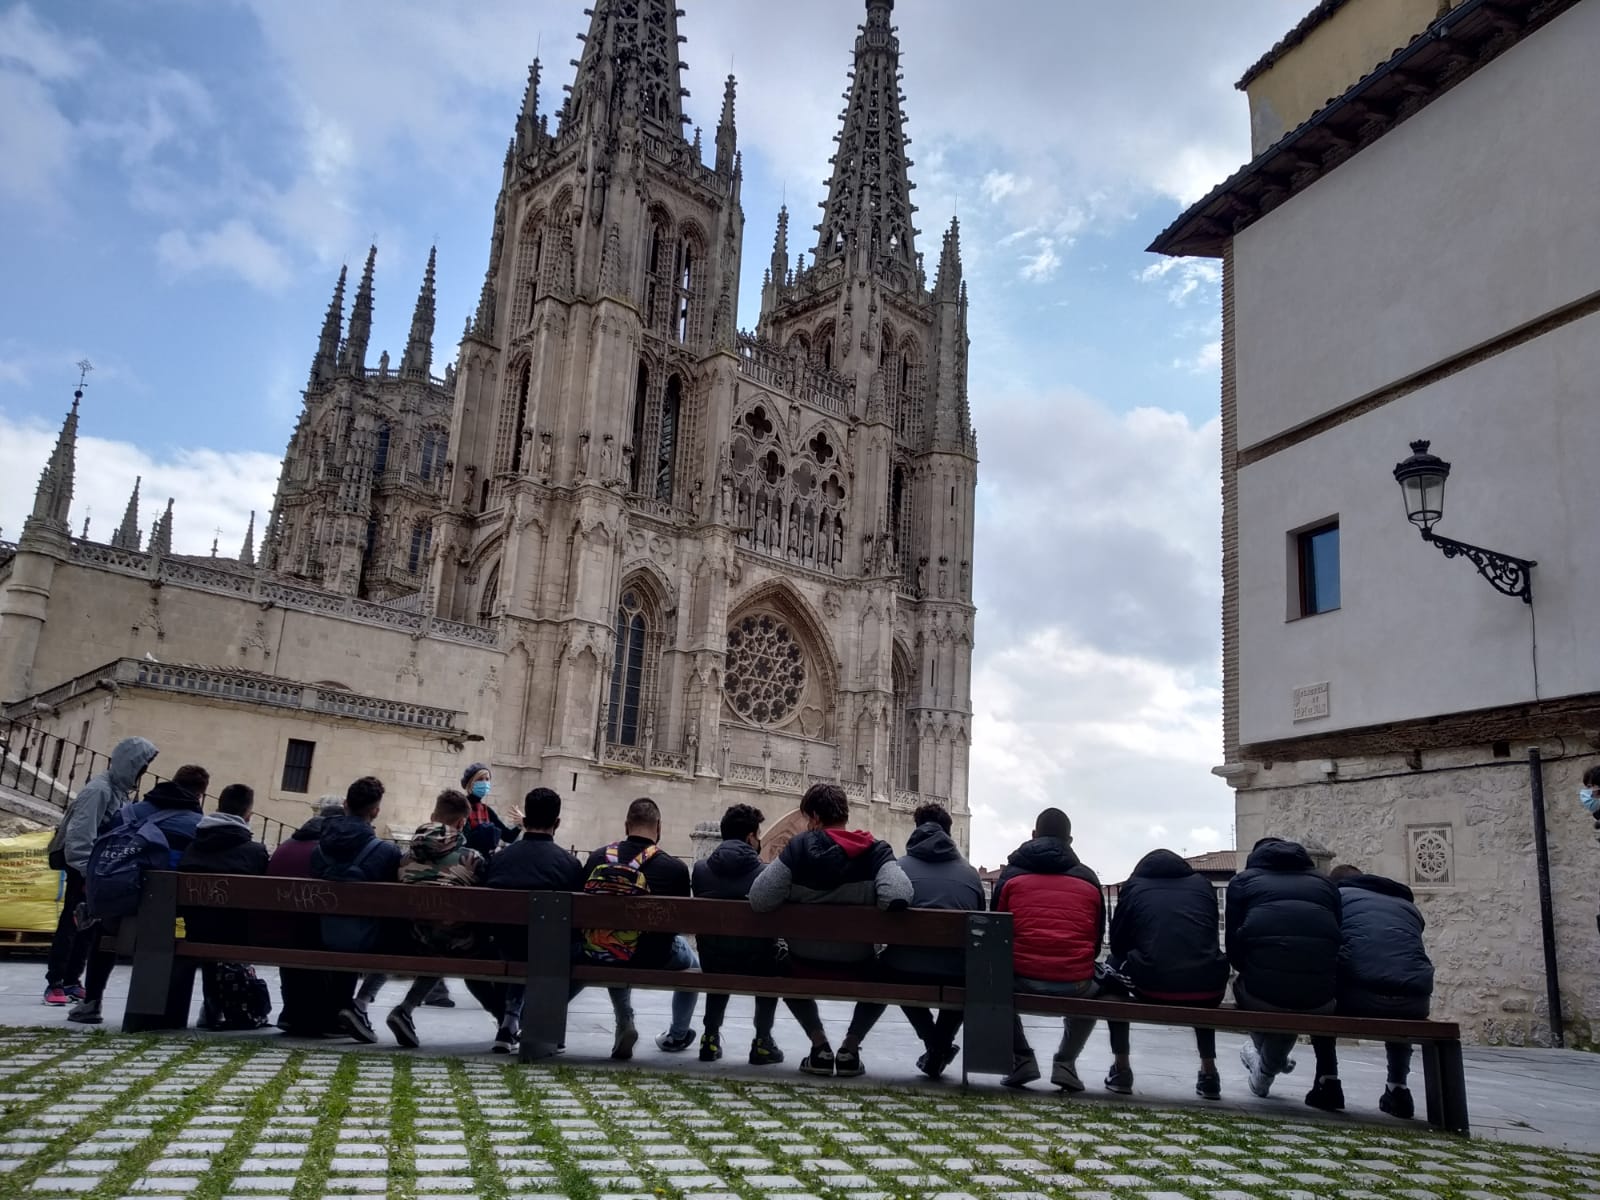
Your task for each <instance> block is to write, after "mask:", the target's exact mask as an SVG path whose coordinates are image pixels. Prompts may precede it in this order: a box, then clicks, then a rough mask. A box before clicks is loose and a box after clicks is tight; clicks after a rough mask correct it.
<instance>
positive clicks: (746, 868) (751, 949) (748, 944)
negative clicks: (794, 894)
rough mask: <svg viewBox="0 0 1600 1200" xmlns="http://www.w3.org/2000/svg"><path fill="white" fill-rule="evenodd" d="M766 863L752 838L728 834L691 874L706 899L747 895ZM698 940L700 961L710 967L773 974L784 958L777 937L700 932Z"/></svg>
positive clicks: (747, 896)
mask: <svg viewBox="0 0 1600 1200" xmlns="http://www.w3.org/2000/svg"><path fill="white" fill-rule="evenodd" d="M765 865H766V864H764V863H763V862H762V861H761V855H759V854H757V853H756V850H755V847H754V846H752V845H751V844H750V843H749V842H746V841H744V840H743V839H741V838H729V839H728V840H727V841H725V842H722V843H721V844H720V845H718V846H717V848H716V849H715V850H713V851H712V852H711V853H710V854H708V855H707V856H706V857H705V858H702V859H701V860H700V861H699V862H697V863H695V864H694V870H693V872H692V877H691V883H692V885H693V890H694V894H695V895H696V896H699V897H700V898H702V899H705V900H745V899H748V898H749V895H750V887H751V885H752V884H754V883H755V881H756V879H757V878H758V877H759V876H760V874H761V870H762V868H763V867H764V866H765ZM695 941H696V943H697V944H698V947H699V950H700V965H701V967H703V968H704V969H705V970H707V971H731V972H735V973H738V974H750V975H770V974H774V973H776V972H777V970H778V967H779V965H780V963H781V961H782V956H781V954H780V952H779V948H778V941H777V939H776V938H745V937H717V936H715V935H712V934H701V935H700V936H699V937H698V938H696V939H695Z"/></svg>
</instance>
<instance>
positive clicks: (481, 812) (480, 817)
mask: <svg viewBox="0 0 1600 1200" xmlns="http://www.w3.org/2000/svg"><path fill="white" fill-rule="evenodd" d="M461 790H462V791H464V792H466V793H467V797H468V801H469V803H470V804H471V805H472V811H471V813H470V814H468V816H467V831H466V841H467V845H468V847H470V848H471V849H473V850H476V851H477V852H478V853H479V854H481V855H483V856H484V857H485V858H487V857H489V855H491V854H493V853H494V852H495V851H496V850H498V849H499V848H500V846H501V844H502V843H504V844H505V845H508V846H509V845H510V844H511V843H512V842H514V841H516V840H517V838H518V836H519V835H520V834H521V833H522V810H521V809H520V808H513V809H511V810H510V812H511V820H512V824H510V825H507V824H506V823H505V822H504V821H502V820H501V819H500V814H499V813H497V812H495V810H494V809H492V808H490V807H489V793H490V792H491V791H493V790H494V779H493V774H492V773H491V772H490V770H489V764H488V763H481V762H475V763H472V764H471V765H470V766H468V767H467V769H466V770H465V771H463V772H461Z"/></svg>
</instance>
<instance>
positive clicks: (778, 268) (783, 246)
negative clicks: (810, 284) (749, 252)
mask: <svg viewBox="0 0 1600 1200" xmlns="http://www.w3.org/2000/svg"><path fill="white" fill-rule="evenodd" d="M771 270H772V281H773V282H774V283H776V284H778V285H779V286H782V284H783V280H784V276H786V275H787V274H788V273H789V206H788V205H787V204H785V205H783V206H782V207H781V208H779V209H778V230H777V232H776V233H774V234H773V235H772V267H771Z"/></svg>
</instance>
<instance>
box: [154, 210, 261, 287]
mask: <svg viewBox="0 0 1600 1200" xmlns="http://www.w3.org/2000/svg"><path fill="white" fill-rule="evenodd" d="M156 257H157V258H159V259H160V261H161V263H162V264H163V265H164V266H166V267H168V268H169V269H170V270H172V271H173V272H174V273H175V274H178V275H187V274H191V273H196V272H199V273H222V274H233V275H237V276H239V278H241V279H243V280H244V281H245V282H246V283H248V284H250V285H251V286H252V287H258V288H260V289H262V290H263V291H268V292H275V291H277V290H279V289H280V288H282V287H284V286H286V285H287V284H288V282H289V279H290V266H289V263H288V261H287V259H286V258H285V256H284V253H283V251H282V250H280V249H279V248H278V247H277V246H275V245H274V244H273V243H271V242H269V241H268V240H267V239H266V238H264V237H262V236H261V234H260V233H259V232H258V231H257V230H256V228H255V226H254V225H252V224H251V223H250V222H249V221H245V220H241V219H239V218H234V219H232V220H228V221H224V222H223V223H222V224H221V225H219V226H218V227H217V228H215V229H212V230H208V231H206V232H204V233H200V234H190V233H188V232H186V231H184V230H181V229H169V230H167V232H165V233H163V234H162V235H161V236H160V237H159V238H157V239H156Z"/></svg>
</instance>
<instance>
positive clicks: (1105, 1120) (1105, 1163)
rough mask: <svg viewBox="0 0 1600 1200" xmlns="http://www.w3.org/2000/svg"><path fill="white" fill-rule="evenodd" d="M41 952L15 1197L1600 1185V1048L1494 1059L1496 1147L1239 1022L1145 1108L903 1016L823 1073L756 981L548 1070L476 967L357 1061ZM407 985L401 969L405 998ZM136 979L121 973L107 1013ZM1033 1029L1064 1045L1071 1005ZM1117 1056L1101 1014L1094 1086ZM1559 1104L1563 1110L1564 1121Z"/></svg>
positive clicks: (1178, 1035) (1160, 1055)
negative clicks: (469, 979)
mask: <svg viewBox="0 0 1600 1200" xmlns="http://www.w3.org/2000/svg"><path fill="white" fill-rule="evenodd" d="M38 970H39V968H38V966H37V964H31V963H30V964H20V963H10V964H4V965H0V1025H3V1026H4V1027H5V1028H4V1030H3V1031H0V1197H5V1198H6V1200H10V1198H11V1197H23V1196H27V1197H32V1196H39V1197H42V1198H45V1200H49V1198H51V1197H66V1196H74V1197H87V1198H88V1200H125V1198H126V1200H159V1198H160V1197H165V1196H173V1197H177V1196H183V1197H198V1198H199V1200H224V1198H227V1197H240V1198H241V1200H244V1198H248V1200H326V1198H331V1197H355V1198H359V1200H376V1198H379V1197H381V1198H383V1200H421V1198H424V1197H460V1196H483V1197H492V1198H495V1200H520V1198H524V1197H529V1198H534V1197H541V1198H542V1197H558V1196H564V1197H578V1198H582V1200H602V1198H605V1197H640V1198H647V1200H660V1198H662V1197H674V1198H682V1200H691V1198H692V1200H713V1198H718V1200H721V1198H734V1197H737V1198H739V1200H755V1198H756V1197H780V1198H781V1200H812V1198H817V1200H869V1198H871V1200H957V1198H960V1197H977V1198H986V1200H1003V1198H1011V1197H1023V1196H1064V1197H1079V1196H1081V1197H1128V1198H1137V1200H1179V1198H1180V1197H1191V1198H1194V1200H1199V1198H1201V1197H1236V1198H1243V1197H1259V1198H1262V1200H1266V1198H1268V1197H1340V1198H1345V1197H1348V1198H1350V1200H1358V1198H1365V1197H1379V1196H1384V1197H1387V1196H1403V1197H1408V1198H1415V1200H1427V1198H1429V1197H1441V1198H1442V1197H1469V1198H1472V1200H1479V1198H1483V1197H1492V1196H1501V1197H1506V1198H1508V1200H1512V1198H1514V1200H1540V1198H1541V1197H1561V1198H1563V1200H1565V1198H1571V1197H1586V1198H1591V1200H1600V1156H1595V1155H1589V1154H1586V1153H1582V1151H1583V1150H1586V1149H1587V1148H1588V1146H1589V1144H1590V1142H1589V1140H1588V1139H1589V1137H1590V1136H1591V1135H1592V1130H1593V1114H1594V1113H1595V1112H1597V1111H1600V1059H1597V1058H1594V1057H1593V1056H1586V1055H1578V1054H1563V1053H1561V1052H1553V1051H1469V1087H1470V1088H1471V1089H1472V1102H1473V1106H1474V1115H1475V1118H1479V1119H1480V1121H1481V1118H1483V1117H1484V1115H1485V1114H1488V1115H1490V1116H1491V1117H1492V1120H1491V1121H1490V1122H1488V1123H1481V1124H1480V1125H1479V1127H1478V1130H1477V1131H1478V1133H1479V1136H1478V1137H1477V1138H1475V1139H1474V1140H1472V1141H1470V1142H1469V1141H1464V1140H1461V1139H1456V1138H1450V1137H1445V1136H1443V1135H1439V1134H1435V1133H1433V1132H1431V1131H1429V1130H1427V1129H1426V1128H1423V1127H1419V1126H1417V1125H1415V1124H1410V1125H1408V1124H1402V1123H1399V1122H1392V1121H1388V1120H1387V1119H1385V1118H1383V1117H1381V1116H1379V1115H1378V1114H1377V1113H1376V1111H1375V1106H1374V1101H1375V1099H1376V1081H1378V1080H1381V1066H1380V1065H1379V1064H1380V1063H1381V1058H1382V1052H1381V1048H1379V1047H1369V1046H1352V1047H1344V1048H1342V1050H1343V1057H1344V1061H1345V1064H1346V1069H1345V1071H1344V1075H1345V1080H1346V1090H1347V1093H1348V1095H1349V1097H1350V1101H1351V1109H1352V1111H1351V1113H1349V1114H1346V1115H1344V1116H1343V1117H1335V1118H1325V1117H1323V1116H1322V1115H1321V1114H1317V1113H1314V1112H1312V1111H1311V1110H1309V1109H1307V1108H1306V1107H1305V1106H1304V1105H1303V1104H1302V1103H1301V1096H1302V1095H1303V1093H1304V1090H1305V1087H1306V1086H1307V1085H1308V1084H1309V1079H1308V1078H1306V1075H1307V1073H1308V1072H1309V1069H1310V1062H1309V1059H1310V1052H1309V1048H1302V1050H1301V1057H1302V1058H1303V1059H1304V1060H1305V1062H1304V1064H1303V1065H1302V1066H1301V1067H1300V1069H1299V1071H1297V1072H1296V1074H1295V1075H1294V1076H1292V1077H1286V1078H1284V1079H1281V1080H1280V1081H1279V1084H1278V1086H1277V1089H1275V1094H1274V1096H1273V1097H1272V1098H1271V1099H1270V1100H1267V1101H1259V1100H1256V1099H1254V1098H1253V1097H1250V1096H1249V1095H1248V1094H1247V1093H1246V1092H1245V1089H1244V1086H1243V1079H1242V1072H1241V1071H1240V1070H1239V1068H1238V1067H1237V1058H1236V1055H1237V1039H1228V1038H1224V1039H1223V1043H1222V1047H1221V1053H1222V1055H1223V1059H1222V1069H1223V1079H1224V1089H1225V1092H1226V1093H1227V1096H1228V1098H1227V1099H1226V1100H1225V1101H1224V1102H1223V1103H1222V1104H1220V1105H1206V1104H1205V1103H1204V1102H1202V1101H1198V1100H1195V1099H1194V1098H1193V1095H1192V1090H1191V1088H1192V1080H1193V1070H1194V1059H1193V1053H1194V1051H1193V1041H1192V1037H1191V1036H1190V1035H1189V1034H1188V1033H1187V1032H1185V1031H1177V1030H1157V1029H1148V1030H1136V1031H1135V1040H1134V1052H1135V1067H1136V1069H1137V1070H1138V1072H1139V1088H1138V1093H1139V1094H1138V1095H1136V1096H1135V1097H1134V1098H1133V1100H1132V1101H1129V1100H1125V1099H1121V1098H1118V1097H1113V1096H1109V1095H1107V1094H1106V1093H1104V1092H1102V1091H1099V1089H1098V1086H1097V1083H1096V1082H1092V1083H1091V1091H1090V1093H1089V1094H1088V1095H1087V1096H1086V1097H1085V1098H1083V1099H1082V1100H1077V1101H1064V1100H1063V1099H1061V1098H1060V1097H1059V1096H1058V1095H1057V1094H1056V1093H1055V1092H1054V1090H1053V1089H1046V1088H1044V1087H1043V1086H1042V1085H1035V1086H1034V1088H1033V1089H1031V1090H1030V1091H1029V1092H1028V1093H1025V1094H1023V1095H1018V1094H1016V1093H1012V1092H1007V1091H1005V1090H1003V1089H1000V1088H998V1087H997V1086H995V1085H994V1083H993V1081H992V1080H985V1081H976V1080H975V1081H974V1086H972V1087H971V1088H967V1089H963V1088H962V1087H961V1086H960V1085H959V1083H958V1082H956V1081H955V1080H954V1079H952V1080H950V1081H948V1082H945V1083H943V1084H932V1083H928V1082H927V1081H922V1080H920V1079H919V1078H917V1077H915V1076H914V1074H913V1073H912V1072H911V1071H910V1067H909V1064H910V1063H911V1061H912V1059H913V1058H914V1057H915V1049H916V1046H915V1042H914V1040H913V1039H912V1038H911V1035H910V1034H909V1032H908V1030H907V1029H906V1027H905V1023H904V1021H903V1020H902V1019H901V1018H900V1017H899V1016H898V1014H896V1013H894V1012H891V1013H890V1014H888V1015H887V1016H886V1017H885V1018H884V1021H883V1023H882V1024H881V1026H880V1027H879V1030H878V1031H875V1032H874V1034H873V1036H872V1038H871V1039H869V1041H868V1043H867V1051H868V1052H867V1054H866V1059H867V1062H868V1065H869V1067H870V1068H871V1070H872V1075H871V1076H869V1077H868V1078H866V1079H863V1080H859V1081H832V1082H823V1081H816V1080H808V1079H805V1078H804V1077H802V1076H800V1075H798V1073H797V1072H796V1071H795V1070H794V1066H795V1062H796V1061H797V1059H798V1051H799V1046H800V1043H799V1034H798V1030H796V1029H795V1028H794V1027H793V1026H792V1025H791V1024H790V1023H789V1022H788V1021H787V1018H783V1019H780V1022H779V1026H778V1034H779V1038H780V1040H781V1041H783V1042H784V1043H785V1044H786V1045H787V1046H788V1048H789V1049H790V1050H791V1051H792V1052H793V1053H792V1055H791V1061H790V1062H788V1063H785V1064H783V1065H782V1066H779V1067H776V1068H766V1069H760V1068H753V1067H749V1066H748V1065H746V1064H745V1063H744V1062H743V1053H742V1052H743V1049H744V1047H745V1046H746V1045H747V1044H748V1041H747V1040H748V1038H749V1036H750V1030H749V1026H748V1024H745V1023H743V1022H744V1021H747V1020H748V1013H749V1008H748V1001H744V1000H737V999H736V1000H735V1001H734V1002H733V1005H732V1012H731V1013H730V1020H729V1023H728V1025H727V1027H726V1029H725V1039H724V1040H725V1043H726V1045H727V1047H728V1050H729V1055H728V1058H727V1059H726V1060H724V1062H722V1063H718V1064H702V1063H700V1062H698V1061H696V1059H695V1056H694V1055H693V1053H690V1054H685V1055H677V1056H668V1055H665V1054H661V1053H659V1052H658V1051H657V1050H656V1049H655V1048H654V1046H653V1045H651V1043H650V1035H651V1034H652V1033H654V1032H655V1031H656V1030H657V1027H658V1026H664V1024H665V1001H666V997H665V996H664V995H660V996H657V995H652V994H648V993H640V994H639V996H638V1007H639V1010H640V1017H641V1020H640V1028H641V1033H643V1034H644V1035H645V1036H644V1038H643V1040H642V1041H641V1043H640V1048H639V1052H638V1059H637V1061H636V1062H635V1063H633V1064H631V1065H630V1066H627V1067H620V1066H616V1065H613V1064H610V1063H607V1062H606V1061H605V1052H606V1050H607V1048H608V1046H609V1036H610V1021H609V1016H610V1014H609V1006H608V1004H607V1002H606V999H605V996H604V994H603V993H594V994H589V993H586V994H585V995H583V996H581V997H580V998H579V999H578V1000H577V1001H576V1002H575V1004H574V1009H573V1021H572V1027H571V1033H570V1036H569V1038H568V1042H569V1053H568V1055H567V1056H566V1057H565V1058H563V1059H561V1060H558V1061H557V1063H556V1064H555V1065H550V1066H544V1065H541V1066H537V1067H532V1068H524V1067H521V1066H518V1065H516V1064H515V1063H513V1062H510V1061H508V1060H506V1059H504V1058H498V1057H496V1056H493V1055H490V1054H488V1053H487V1052H486V1051H487V1046H488V1041H489V1035H490V1033H491V1032H492V1028H491V1023H490V1022H489V1020H488V1018H487V1017H486V1016H485V1015H484V1014H483V1013H482V1012H481V1011H479V1010H477V1009H476V1008H475V1007H474V1006H472V1004H471V1002H470V1000H468V999H467V998H466V996H465V995H464V993H463V992H462V991H461V989H460V988H459V985H457V995H458V996H459V997H460V999H461V1000H462V1002H463V1003H462V1005H461V1007H458V1008H456V1009H453V1010H435V1009H424V1010H422V1011H421V1012H419V1014H418V1027H419V1030H420V1032H421V1034H422V1036H423V1038H424V1040H425V1042H426V1043H427V1045H426V1046H425V1048H424V1050H423V1051H421V1052H416V1053H403V1052H400V1051H398V1050H396V1049H395V1047H394V1046H393V1045H392V1044H380V1045H379V1046H376V1047H370V1048H362V1049H361V1050H360V1051H359V1052H355V1053H352V1052H350V1051H351V1050H354V1049H356V1048H355V1047H354V1046H353V1044H351V1043H336V1042H319V1043H305V1042H293V1041H290V1040H288V1039H285V1038H283V1037H281V1036H279V1035H277V1034H275V1033H273V1032H271V1031H261V1032H260V1033H257V1034H234V1035H221V1036H215V1037H211V1036H202V1035H193V1034H173V1035H162V1036H149V1037H125V1036H122V1035H120V1034H115V1033H111V1032H104V1031H101V1032H89V1031H85V1030H82V1029H79V1028H77V1027H73V1026H69V1025H66V1024H65V1022H64V1021H63V1019H62V1014H61V1012H60V1011H59V1010H52V1009H48V1008H45V1007H43V1006H42V1005H40V1004H39V1003H38V989H37V988H36V987H34V986H33V984H34V979H33V977H34V976H35V975H36V974H37V973H38ZM269 978H270V975H269ZM400 987H401V985H400V984H398V983H395V984H391V985H390V987H389V989H388V990H387V991H386V992H385V994H384V996H383V998H382V999H381V1000H380V1002H379V1007H378V1009H377V1011H378V1013H379V1014H381V1012H382V1011H383V1009H384V1007H385V1002H388V1001H392V1000H393V999H398V997H399V995H400ZM125 989H126V972H125V971H119V972H118V973H117V976H116V977H115V978H114V982H113V992H112V994H111V996H110V998H109V1001H108V1015H109V1017H110V1021H109V1022H108V1026H107V1029H114V1028H115V1027H116V1020H117V1018H118V1016H119V1015H120V1008H121V1003H122V998H123V995H124V993H125ZM391 993H392V995H391ZM830 1009H831V1011H829V1010H830ZM825 1015H826V1016H827V1017H828V1018H829V1021H830V1025H838V1026H839V1027H841V1028H842V1025H843V1021H844V1019H845V1017H846V1016H847V1010H846V1008H845V1007H844V1006H825ZM380 1028H381V1026H380ZM1055 1029H1056V1030H1058V1029H1059V1026H1056V1027H1055ZM1030 1036H1032V1037H1033V1039H1034V1043H1035V1046H1036V1047H1037V1048H1039V1049H1040V1050H1041V1051H1045V1052H1047V1051H1048V1048H1049V1046H1050V1044H1051V1038H1052V1036H1053V1032H1052V1027H1051V1025H1050V1023H1049V1022H1047V1021H1040V1022H1038V1023H1037V1024H1036V1026H1035V1027H1034V1028H1033V1029H1031V1030H1030ZM386 1041H387V1039H386ZM1105 1055H1106V1049H1105V1044H1104V1035H1103V1034H1098V1033H1097V1035H1096V1038H1095V1040H1094V1041H1091V1043H1090V1046H1089V1049H1088V1050H1087V1051H1086V1052H1085V1055H1084V1059H1083V1066H1084V1069H1085V1075H1086V1078H1089V1077H1090V1076H1091V1073H1092V1072H1094V1071H1099V1070H1101V1069H1102V1068H1103V1065H1104V1064H1103V1062H1102V1059H1104V1058H1105ZM1278 1092H1281V1093H1282V1095H1278V1094H1277V1093H1278ZM1369 1093H1371V1094H1370V1095H1369ZM1534 1097H1544V1098H1545V1100H1547V1101H1548V1102H1549V1105H1550V1107H1551V1108H1552V1109H1556V1110H1559V1111H1560V1113H1561V1119H1560V1120H1555V1119H1553V1117H1548V1116H1541V1114H1540V1112H1539V1111H1538V1110H1537V1108H1536V1107H1535V1106H1534V1104H1533V1103H1532V1100H1533V1098H1534ZM1519 1100H1522V1101H1528V1103H1527V1104H1523V1105H1519V1104H1518V1101H1519ZM1518 1107H1522V1108H1526V1109H1527V1110H1528V1111H1527V1112H1526V1113H1525V1114H1524V1115H1520V1116H1519V1115H1516V1114H1515V1113H1514V1111H1513V1110H1514V1109H1516V1108H1518ZM1529 1117H1532V1118H1533V1119H1532V1120H1529V1119H1528V1118H1529ZM1536 1121H1538V1122H1542V1123H1543V1124H1544V1126H1546V1128H1542V1129H1541V1128H1539V1127H1538V1126H1536V1124H1535V1122H1536ZM1484 1135H1487V1136H1484ZM1508 1139H1517V1140H1508ZM1534 1143H1537V1144H1534ZM1562 1144H1565V1145H1567V1146H1568V1147H1570V1148H1569V1149H1561V1148H1560V1146H1561V1145H1562Z"/></svg>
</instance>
